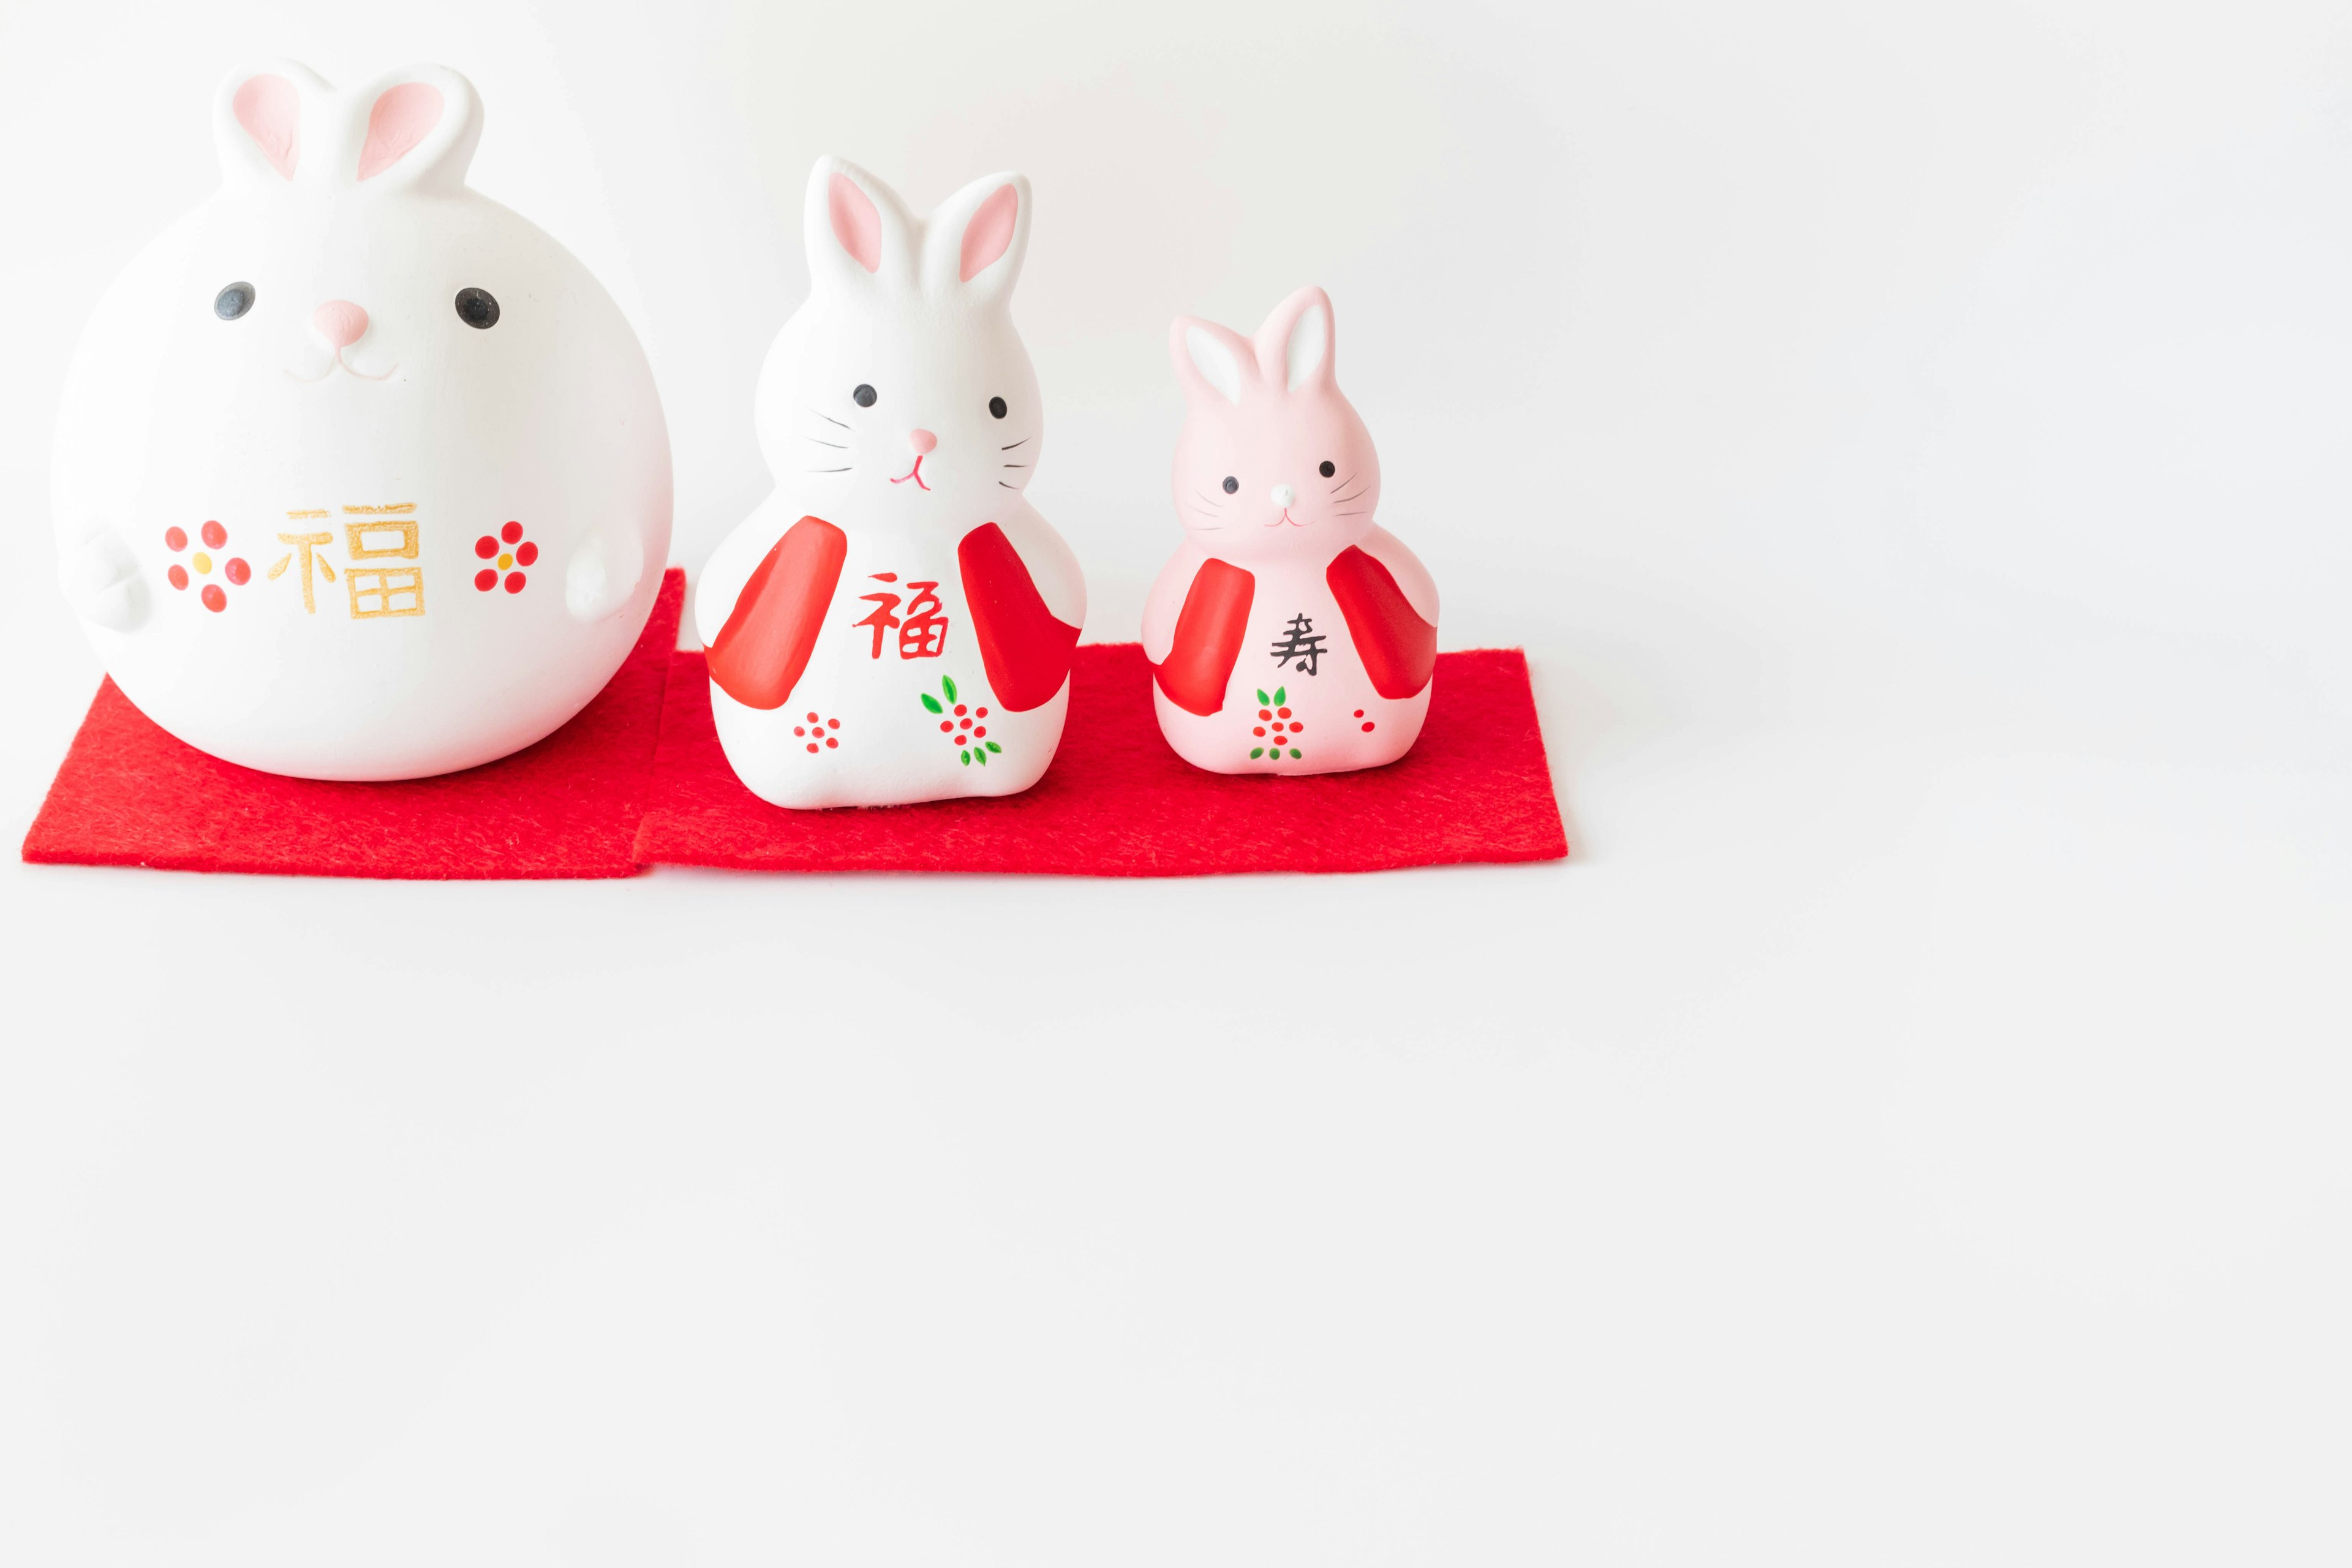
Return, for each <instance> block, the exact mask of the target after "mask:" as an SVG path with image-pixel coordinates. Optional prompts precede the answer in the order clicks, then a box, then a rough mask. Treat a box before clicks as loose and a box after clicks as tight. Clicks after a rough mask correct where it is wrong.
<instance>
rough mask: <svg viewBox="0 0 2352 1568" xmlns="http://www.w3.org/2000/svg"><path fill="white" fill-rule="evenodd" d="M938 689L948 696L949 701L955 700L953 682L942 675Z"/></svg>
mask: <svg viewBox="0 0 2352 1568" xmlns="http://www.w3.org/2000/svg"><path fill="white" fill-rule="evenodd" d="M940 690H942V691H944V692H946V693H947V694H948V700H949V701H950V702H952V701H954V700H955V682H954V681H953V680H951V679H949V678H948V677H946V676H944V675H942V676H940Z"/></svg>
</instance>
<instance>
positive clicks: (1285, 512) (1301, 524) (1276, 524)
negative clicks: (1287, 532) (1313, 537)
mask: <svg viewBox="0 0 2352 1568" xmlns="http://www.w3.org/2000/svg"><path fill="white" fill-rule="evenodd" d="M1284 523H1288V524H1290V526H1291V527H1293V528H1305V527H1306V526H1307V520H1306V519H1305V518H1303V517H1293V516H1291V515H1290V509H1289V508H1288V507H1284V508H1283V509H1282V515H1281V516H1280V517H1277V518H1276V519H1275V520H1274V521H1272V522H1269V523H1267V524H1266V527H1268V528H1280V527H1281V526H1282V525H1283V524H1284Z"/></svg>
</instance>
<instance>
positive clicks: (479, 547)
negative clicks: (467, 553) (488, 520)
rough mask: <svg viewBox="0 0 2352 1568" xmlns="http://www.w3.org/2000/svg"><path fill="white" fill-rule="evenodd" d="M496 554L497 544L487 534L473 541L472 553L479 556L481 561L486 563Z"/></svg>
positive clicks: (497, 550)
mask: <svg viewBox="0 0 2352 1568" xmlns="http://www.w3.org/2000/svg"><path fill="white" fill-rule="evenodd" d="M498 552H499V542H498V541H497V540H495V539H492V538H491V537H490V536H489V535H488V534H487V533H486V534H484V535H482V537H481V538H479V539H477V540H476V541H474V553H475V554H477V555H478V556H480V557H481V558H482V559H483V560H485V561H488V559H489V558H490V557H491V556H493V555H496V554H497V553H498Z"/></svg>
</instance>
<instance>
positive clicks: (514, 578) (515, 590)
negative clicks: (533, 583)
mask: <svg viewBox="0 0 2352 1568" xmlns="http://www.w3.org/2000/svg"><path fill="white" fill-rule="evenodd" d="M507 592H508V593H509V594H520V593H521V592H522V574H521V573H520V572H509V573H508V574H507Z"/></svg>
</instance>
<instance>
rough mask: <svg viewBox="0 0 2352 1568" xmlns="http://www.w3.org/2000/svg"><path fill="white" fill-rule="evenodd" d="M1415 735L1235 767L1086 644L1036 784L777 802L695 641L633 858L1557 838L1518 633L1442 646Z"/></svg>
mask: <svg viewBox="0 0 2352 1568" xmlns="http://www.w3.org/2000/svg"><path fill="white" fill-rule="evenodd" d="M1436 679H1437V689H1436V690H1435V691H1434V692H1433V693H1432V694H1431V700H1430V709H1429V721H1428V723H1427V724H1426V726H1425V727H1424V728H1423V730H1422V732H1421V739H1420V741H1419V742H1418V743H1416V744H1415V745H1414V747H1413V749H1412V751H1411V752H1409V753H1407V754H1406V756H1405V757H1404V759H1403V760H1402V762H1398V763H1391V765H1389V766H1388V767H1385V768H1371V769H1368V770H1366V771H1364V772H1361V773H1323V774H1318V775H1314V776H1311V777H1306V778H1276V777H1267V776H1255V777H1252V776H1241V777H1232V776H1227V775H1225V774H1222V773H1203V772H1202V771H1201V770H1200V769H1198V768H1195V767H1193V766H1192V765H1191V764H1189V763H1185V762H1183V761H1181V760H1180V759H1179V758H1178V757H1177V755H1176V753H1175V752H1171V751H1170V750H1169V749H1168V743H1167V742H1165V741H1162V740H1161V739H1160V725H1159V721H1157V720H1155V719H1154V718H1153V717H1152V711H1151V672H1150V666H1148V665H1146V664H1145V663H1144V660H1143V649H1142V648H1141V647H1140V646H1139V645H1138V644H1135V643H1112V644H1099V643H1097V644H1089V645H1087V647H1081V648H1079V649H1078V650H1077V663H1076V667H1075V668H1073V670H1072V671H1071V681H1072V686H1071V689H1070V721H1069V727H1068V729H1067V731H1066V732H1065V734H1064V736H1063V738H1062V749H1061V752H1060V753H1059V754H1058V755H1056V756H1055V759H1054V765H1053V766H1052V767H1051V768H1049V769H1047V770H1046V772H1045V777H1044V778H1043V779H1042V780H1040V781H1039V782H1038V784H1037V785H1036V787H1035V788H1034V789H1032V790H1029V791H1028V792H1027V793H1025V794H1023V795H1012V796H1009V797H1006V798H1004V799H999V800H956V801H935V802H932V803H931V804H929V805H899V806H887V807H882V808H878V809H870V810H856V809H847V810H836V811H785V810H783V809H782V808H781V807H779V806H773V805H768V804H767V803H766V802H765V801H762V800H761V799H760V798H759V797H758V796H756V795H753V794H751V791H749V790H747V789H745V788H744V787H743V786H742V784H740V782H738V781H737V779H736V777H735V774H734V773H733V772H732V771H731V770H730V768H729V767H728V766H727V758H726V756H725V754H724V753H723V752H720V750H719V736H718V733H717V731H714V730H713V729H712V728H711V724H710V687H709V677H708V676H707V674H706V673H705V671H704V667H703V658H702V655H700V654H698V653H681V654H679V655H677V657H676V659H675V662H674V663H673V666H672V668H671V670H670V678H669V689H668V695H667V698H666V699H665V700H664V702H663V706H662V729H661V743H660V745H659V746H658V747H657V748H656V753H655V762H654V785H653V795H652V798H651V802H650V804H649V805H648V806H647V808H646V815H645V820H644V821H643V823H642V824H640V826H638V829H637V858H638V859H640V860H642V861H645V862H646V863H647V864H656V863H657V864H664V865H674V866H725V867H734V868H743V869H749V870H763V871H1028V872H1056V873H1061V874H1065V875H1073V876H1099V877H1181V876H1195V875H1200V874H1202V873H1207V872H1217V871H1379V870H1386V869H1389V868H1392V867H1398V866H1434V865H1447V864H1452V863H1455V862H1459V861H1465V860H1553V859H1558V858H1560V857H1561V856H1563V855H1566V854H1567V853H1568V840H1567V838H1566V837H1565V836H1564V835H1563V834H1562V833H1561V831H1560V820H1559V806H1558V805H1557V804H1555V802H1554V801H1553V799H1552V793H1551V774H1550V770H1549V767H1548V765H1547V764H1546V763H1545V760H1544V749H1543V736H1542V734H1541V733H1540V732H1539V731H1538V729H1537V726H1536V710H1535V701H1534V700H1533V698H1532V696H1531V695H1530V693H1529V692H1528V664H1527V658H1526V657H1525V656H1524V655H1522V654H1521V653H1520V652H1519V651H1518V650H1517V649H1516V648H1480V649H1477V650H1475V651H1474V652H1469V653H1446V654H1440V655H1438V656H1437V676H1436Z"/></svg>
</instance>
